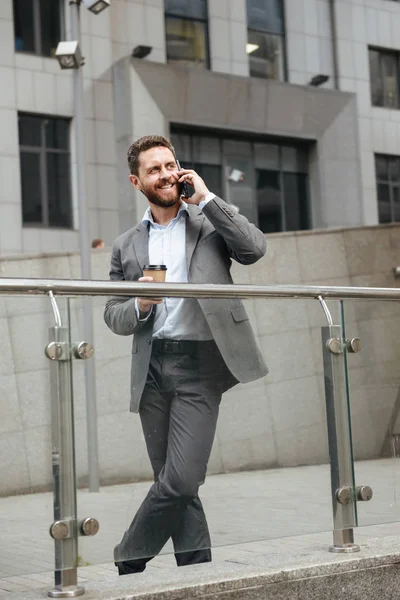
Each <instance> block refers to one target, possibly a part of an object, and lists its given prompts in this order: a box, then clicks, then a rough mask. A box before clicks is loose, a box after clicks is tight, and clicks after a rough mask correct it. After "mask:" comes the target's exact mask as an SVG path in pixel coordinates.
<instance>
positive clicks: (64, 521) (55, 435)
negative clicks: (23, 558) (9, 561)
mask: <svg viewBox="0 0 400 600" xmlns="http://www.w3.org/2000/svg"><path fill="white" fill-rule="evenodd" d="M49 334H50V335H49V337H50V343H49V344H48V345H47V346H46V355H47V357H48V358H49V359H50V360H51V364H50V389H51V423H52V465H53V490H54V523H53V524H52V525H51V527H50V534H51V536H52V537H53V538H54V544H55V573H54V580H55V589H54V590H51V591H49V592H48V595H49V596H50V597H52V598H63V597H74V596H79V595H81V594H83V593H84V591H85V590H84V588H83V587H79V586H78V569H77V564H78V526H77V508H76V488H75V481H76V479H75V445H74V420H73V401H72V385H71V383H72V379H71V368H72V365H71V353H70V347H69V331H68V327H62V326H55V327H50V329H49Z"/></svg>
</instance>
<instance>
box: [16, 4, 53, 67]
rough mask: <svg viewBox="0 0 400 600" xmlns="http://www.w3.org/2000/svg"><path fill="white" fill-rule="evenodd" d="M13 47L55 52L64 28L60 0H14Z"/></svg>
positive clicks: (33, 51)
mask: <svg viewBox="0 0 400 600" xmlns="http://www.w3.org/2000/svg"><path fill="white" fill-rule="evenodd" d="M13 4H14V36H15V51H16V52H28V53H30V54H38V55H39V56H54V54H55V51H56V48H57V44H58V42H59V41H60V39H61V37H62V35H61V34H62V30H63V28H64V27H63V14H64V13H63V2H62V1H61V0H13Z"/></svg>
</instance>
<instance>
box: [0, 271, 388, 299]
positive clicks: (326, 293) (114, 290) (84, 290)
mask: <svg viewBox="0 0 400 600" xmlns="http://www.w3.org/2000/svg"><path fill="white" fill-rule="evenodd" d="M50 291H52V292H53V294H54V295H56V296H138V295H140V296H143V297H153V296H154V295H155V294H157V296H159V295H160V296H164V297H170V298H292V299H298V298H309V299H316V300H317V299H319V297H322V298H325V299H331V300H345V299H361V298H363V299H366V300H400V288H373V287H350V286H328V285H243V284H228V285H226V284H224V285H216V284H194V283H141V282H138V281H94V280H90V281H86V280H83V279H25V278H19V277H13V278H0V296H1V295H3V296H4V295H7V294H13V295H18V296H40V295H42V294H49V292H50Z"/></svg>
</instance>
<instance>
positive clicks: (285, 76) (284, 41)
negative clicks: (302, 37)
mask: <svg viewBox="0 0 400 600" xmlns="http://www.w3.org/2000/svg"><path fill="white" fill-rule="evenodd" d="M280 2H281V8H282V24H283V26H282V32H281V33H277V32H276V31H269V30H266V29H255V28H254V27H247V40H248V39H249V31H251V32H254V33H261V34H262V33H266V34H268V35H276V36H280V37H281V38H282V50H283V79H282V81H284V82H285V81H288V48H287V32H286V6H285V2H284V1H283V0H280ZM246 11H247V2H246ZM247 21H248V17H247ZM248 58H249V71H250V54H249V55H248ZM260 79H261V78H260ZM270 81H275V80H270Z"/></svg>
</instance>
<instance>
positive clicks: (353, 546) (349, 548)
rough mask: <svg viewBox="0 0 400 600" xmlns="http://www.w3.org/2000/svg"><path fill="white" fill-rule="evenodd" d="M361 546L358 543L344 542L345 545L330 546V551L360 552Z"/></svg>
mask: <svg viewBox="0 0 400 600" xmlns="http://www.w3.org/2000/svg"><path fill="white" fill-rule="evenodd" d="M359 551H360V546H359V545H358V544H344V545H343V546H329V552H336V553H337V554H343V553H344V552H359Z"/></svg>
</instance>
